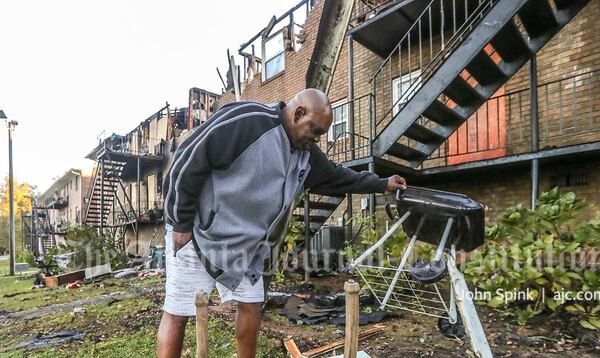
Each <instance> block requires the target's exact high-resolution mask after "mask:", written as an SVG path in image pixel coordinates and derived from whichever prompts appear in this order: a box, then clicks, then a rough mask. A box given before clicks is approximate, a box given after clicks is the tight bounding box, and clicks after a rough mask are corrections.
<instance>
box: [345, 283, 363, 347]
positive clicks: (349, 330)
mask: <svg viewBox="0 0 600 358" xmlns="http://www.w3.org/2000/svg"><path fill="white" fill-rule="evenodd" d="M344 291H346V344H345V346H344V358H356V354H357V352H358V313H359V310H360V307H359V300H358V293H359V292H360V285H359V284H358V282H355V281H354V280H348V281H346V283H344Z"/></svg>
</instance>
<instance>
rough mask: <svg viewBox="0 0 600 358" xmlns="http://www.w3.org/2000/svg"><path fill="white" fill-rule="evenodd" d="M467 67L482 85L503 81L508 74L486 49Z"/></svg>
mask: <svg viewBox="0 0 600 358" xmlns="http://www.w3.org/2000/svg"><path fill="white" fill-rule="evenodd" d="M466 68H467V71H469V73H470V74H471V75H472V76H473V77H475V79H476V80H477V82H479V84H480V85H482V86H487V85H491V84H495V83H501V82H504V81H505V80H506V75H505V74H504V73H503V72H502V70H500V68H499V67H498V66H497V65H496V64H495V63H494V61H492V59H491V58H490V56H488V55H487V54H486V53H485V52H484V51H480V52H479V53H478V54H477V55H476V56H475V57H474V58H473V60H471V62H470V63H469V64H468V65H467V67H466Z"/></svg>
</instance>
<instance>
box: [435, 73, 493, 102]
mask: <svg viewBox="0 0 600 358" xmlns="http://www.w3.org/2000/svg"><path fill="white" fill-rule="evenodd" d="M444 94H445V95H446V96H448V97H450V99H451V100H452V101H454V102H455V103H456V104H458V105H460V106H463V107H467V106H470V105H471V104H472V103H474V102H475V103H477V102H480V101H482V100H484V99H485V96H484V95H483V94H482V93H481V92H479V91H478V90H477V89H476V88H474V87H473V86H471V85H470V84H469V83H467V81H466V80H465V79H464V78H462V77H461V76H458V77H456V78H455V79H454V80H453V81H452V82H451V83H450V85H449V86H448V87H447V88H446V89H445V90H444Z"/></svg>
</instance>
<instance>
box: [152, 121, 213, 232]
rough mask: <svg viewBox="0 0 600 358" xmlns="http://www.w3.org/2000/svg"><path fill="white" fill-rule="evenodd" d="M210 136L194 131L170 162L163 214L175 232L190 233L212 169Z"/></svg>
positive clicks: (165, 186)
mask: <svg viewBox="0 0 600 358" xmlns="http://www.w3.org/2000/svg"><path fill="white" fill-rule="evenodd" d="M214 137H215V136H214V135H213V134H212V133H203V132H201V131H200V130H196V131H195V132H194V133H193V134H192V135H191V136H190V137H188V138H187V139H186V140H185V141H184V142H183V143H182V144H181V146H180V147H179V148H178V149H177V151H176V152H175V154H174V155H173V162H172V163H171V167H170V169H169V171H168V172H167V175H166V176H165V178H164V183H163V195H164V205H165V214H166V216H167V218H168V219H169V222H170V223H171V224H172V225H173V230H174V231H177V232H189V231H192V227H193V222H194V216H195V214H196V206H197V205H198V195H199V194H200V189H201V188H202V185H203V183H204V181H205V179H206V176H207V175H209V174H210V171H211V169H212V168H213V167H214V166H215V163H213V158H212V157H213V156H211V155H210V153H211V152H212V151H214V150H215V148H214V147H215V140H214Z"/></svg>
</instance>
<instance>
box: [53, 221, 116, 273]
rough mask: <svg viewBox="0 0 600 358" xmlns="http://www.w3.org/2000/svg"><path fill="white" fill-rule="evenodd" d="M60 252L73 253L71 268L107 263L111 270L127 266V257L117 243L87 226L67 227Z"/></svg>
mask: <svg viewBox="0 0 600 358" xmlns="http://www.w3.org/2000/svg"><path fill="white" fill-rule="evenodd" d="M61 251H63V252H74V253H75V255H74V257H73V260H72V261H71V263H70V266H71V267H73V268H84V267H91V266H97V265H103V264H106V263H108V262H110V264H111V268H112V269H113V270H117V269H120V268H123V267H126V266H127V255H126V253H125V252H123V250H121V248H120V245H119V243H118V242H116V241H115V240H113V239H112V238H110V237H107V236H104V235H101V234H99V233H98V231H97V229H96V228H94V227H91V226H87V225H80V226H70V227H68V228H67V233H66V243H65V244H63V245H61Z"/></svg>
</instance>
